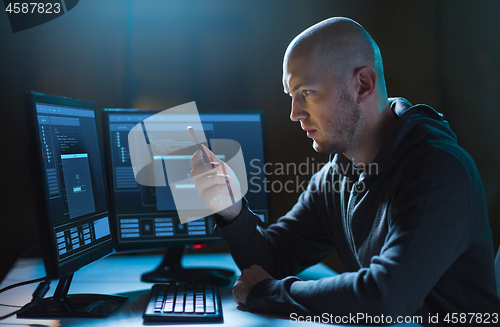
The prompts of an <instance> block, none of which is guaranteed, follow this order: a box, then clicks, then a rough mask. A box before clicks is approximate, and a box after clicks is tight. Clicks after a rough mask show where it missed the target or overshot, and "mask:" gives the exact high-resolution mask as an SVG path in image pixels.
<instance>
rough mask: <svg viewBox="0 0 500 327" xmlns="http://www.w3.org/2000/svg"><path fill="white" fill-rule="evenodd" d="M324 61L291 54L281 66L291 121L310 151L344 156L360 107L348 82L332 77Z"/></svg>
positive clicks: (357, 119)
mask: <svg viewBox="0 0 500 327" xmlns="http://www.w3.org/2000/svg"><path fill="white" fill-rule="evenodd" d="M326 67H328V65H326V64H325V62H324V60H323V62H322V60H311V59H308V58H303V57H302V58H301V57H300V56H298V55H295V56H294V55H292V56H291V58H290V57H289V58H285V62H284V64H283V86H284V88H285V93H288V94H289V95H290V96H291V97H292V111H291V113H290V119H291V120H293V121H299V122H300V125H301V127H302V129H304V131H306V132H307V136H308V137H309V138H312V139H313V148H314V150H316V151H317V152H321V153H344V152H346V151H347V149H348V148H349V146H350V145H351V141H352V138H353V135H354V133H355V132H356V129H357V127H358V123H359V118H360V108H359V105H358V104H357V103H356V102H355V101H354V99H353V98H352V97H351V96H350V95H349V93H348V92H347V86H346V85H345V84H346V83H345V82H344V81H347V80H348V79H349V78H350V76H345V78H344V81H339V80H336V79H335V78H334V74H333V73H332V72H331V71H329V70H328V69H327V68H326Z"/></svg>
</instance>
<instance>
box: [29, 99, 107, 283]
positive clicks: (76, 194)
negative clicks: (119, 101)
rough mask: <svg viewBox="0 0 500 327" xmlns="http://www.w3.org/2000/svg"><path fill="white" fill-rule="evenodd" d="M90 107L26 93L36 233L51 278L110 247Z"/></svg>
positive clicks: (102, 177) (102, 175) (92, 108)
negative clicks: (35, 209) (36, 223)
mask: <svg viewBox="0 0 500 327" xmlns="http://www.w3.org/2000/svg"><path fill="white" fill-rule="evenodd" d="M95 108H96V107H95V103H93V102H88V101H81V100H76V99H70V98H65V97H57V96H50V95H45V94H41V93H34V92H31V93H29V95H28V106H27V109H28V118H29V121H30V123H31V124H32V126H31V127H30V129H29V130H30V133H31V136H32V137H30V139H32V141H35V142H33V144H32V145H33V153H32V155H33V159H34V160H32V162H33V163H34V164H35V165H36V167H34V169H32V170H33V172H34V173H35V174H36V176H35V178H34V179H33V180H34V182H35V183H39V185H38V186H39V187H37V188H35V189H36V190H37V191H36V192H37V194H36V195H35V198H36V199H35V202H36V204H37V206H38V208H37V216H38V217H37V218H38V229H39V234H40V236H39V237H40V242H41V244H42V251H43V256H44V263H45V269H46V271H47V275H48V276H49V277H50V278H52V279H56V278H60V277H62V276H65V275H68V274H71V273H73V272H74V271H76V270H78V269H79V268H81V267H82V266H85V265H86V264H88V263H90V262H93V261H95V260H97V259H99V258H101V257H103V256H104V255H106V254H109V253H111V252H112V245H113V244H112V237H111V229H110V220H109V213H108V196H107V189H106V178H105V172H104V165H103V160H102V154H101V153H102V152H101V143H100V138H99V133H98V131H99V129H98V125H97V116H96V109H95ZM40 191H41V192H40Z"/></svg>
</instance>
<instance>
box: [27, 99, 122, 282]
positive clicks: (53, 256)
mask: <svg viewBox="0 0 500 327" xmlns="http://www.w3.org/2000/svg"><path fill="white" fill-rule="evenodd" d="M24 100H25V109H26V117H27V119H26V120H27V125H28V126H27V127H28V140H29V143H28V144H29V145H28V146H29V153H30V154H32V155H34V156H36V158H37V159H36V160H29V165H30V173H31V180H32V190H33V201H34V207H35V212H36V221H37V226H38V237H39V241H40V246H41V252H42V257H43V262H44V266H45V271H46V273H47V277H48V278H50V279H59V278H61V277H64V276H68V275H70V274H72V273H74V272H75V271H77V270H79V269H80V268H82V267H84V266H86V265H88V264H90V263H92V262H94V261H96V260H99V259H101V258H103V257H104V256H107V255H109V254H111V253H112V252H113V241H112V238H111V239H109V240H108V241H105V242H104V243H102V244H101V245H99V246H98V247H96V248H95V249H94V250H92V251H91V252H87V253H82V254H80V255H79V256H78V257H77V258H75V259H71V260H69V261H67V262H64V263H62V264H61V263H60V261H59V260H58V253H57V244H56V239H55V237H54V235H53V233H54V225H53V223H52V221H51V219H50V217H49V207H48V205H47V203H48V201H49V194H48V188H47V180H46V178H45V176H44V161H43V157H42V155H41V151H42V140H41V138H40V133H39V124H38V114H37V109H36V104H37V103H46V104H54V105H63V106H71V107H76V108H86V109H92V110H94V115H95V118H96V119H95V120H96V132H97V137H98V144H99V152H100V154H101V165H102V172H103V178H104V181H103V182H104V188H105V196H106V205H107V209H108V215H109V214H110V212H109V209H110V205H109V193H108V187H107V177H106V171H105V169H104V156H103V152H102V142H101V138H100V132H99V131H100V129H99V121H98V116H97V110H96V104H95V103H94V102H92V101H85V100H79V99H73V98H68V97H62V96H56V95H49V94H44V93H38V92H35V91H30V92H27V93H25V96H24ZM110 225H111V224H110ZM110 227H111V226H110Z"/></svg>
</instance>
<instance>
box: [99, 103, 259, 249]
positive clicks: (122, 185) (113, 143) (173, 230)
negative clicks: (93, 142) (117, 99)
mask: <svg viewBox="0 0 500 327" xmlns="http://www.w3.org/2000/svg"><path fill="white" fill-rule="evenodd" d="M158 112H159V111H153V110H136V109H104V110H103V120H104V140H105V141H104V142H105V153H106V157H107V158H106V159H107V166H108V173H109V175H108V176H109V177H110V183H109V186H110V191H111V192H110V194H111V204H112V209H113V218H112V219H113V225H114V227H115V231H114V233H115V239H116V243H117V245H116V247H117V250H119V251H133V250H141V249H155V248H162V247H166V246H173V245H186V244H199V243H211V242H220V241H221V240H220V237H219V236H218V235H217V233H216V232H215V231H214V224H215V221H214V218H213V216H208V217H205V218H202V219H198V220H195V221H191V222H188V223H186V224H181V223H180V221H179V218H178V216H177V212H176V207H175V203H174V199H173V197H172V193H171V191H170V187H169V186H168V185H167V186H158V187H151V186H143V185H140V184H138V183H137V182H136V180H135V177H134V172H133V169H132V164H131V160H130V153H129V147H128V134H129V132H130V130H131V129H132V128H133V127H134V126H135V125H136V124H138V123H141V122H142V121H144V119H147V118H149V117H151V116H153V115H155V114H157V113H158ZM200 119H201V123H202V126H203V130H204V132H205V137H206V139H207V140H210V139H230V140H234V141H237V142H238V143H239V144H240V145H241V150H242V153H243V157H244V161H245V165H246V170H247V174H248V173H250V174H249V175H248V177H251V179H250V178H249V179H248V192H247V194H246V196H245V197H246V198H247V199H248V201H249V203H250V204H251V209H252V211H254V212H255V213H256V214H257V215H259V217H260V218H261V220H262V221H265V222H267V199H266V194H265V192H264V190H265V187H264V183H265V179H264V177H265V176H264V169H263V165H264V147H263V133H262V112H259V111H256V112H244V113H236V112H235V113H201V114H200ZM176 125H178V126H176ZM169 126H171V128H174V129H178V130H179V133H187V132H186V122H182V121H175V122H169ZM163 141H164V142H175V141H174V140H163ZM191 155H192V154H186V155H185V158H178V159H179V160H180V161H182V160H183V161H184V163H185V165H186V167H187V168H188V170H190V168H189V161H190V159H191ZM189 186H191V187H194V184H193V185H186V187H189Z"/></svg>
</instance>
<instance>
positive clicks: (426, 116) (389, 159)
mask: <svg viewBox="0 0 500 327" xmlns="http://www.w3.org/2000/svg"><path fill="white" fill-rule="evenodd" d="M389 104H390V107H391V110H392V112H393V113H394V115H395V117H396V119H397V122H396V124H395V125H394V126H393V127H392V129H391V131H390V133H389V135H388V136H387V139H386V141H385V143H384V145H383V146H382V147H381V148H380V150H379V152H378V153H377V155H376V156H375V159H374V163H376V164H377V165H378V167H377V169H366V172H364V174H363V175H365V176H366V175H370V174H380V173H382V172H383V171H386V170H388V169H390V168H392V167H393V166H395V165H398V164H399V162H400V161H401V160H402V159H403V158H404V157H405V156H406V155H407V154H408V153H410V151H412V150H413V149H415V148H416V147H418V146H419V145H421V144H424V143H426V142H429V141H436V140H440V141H446V142H453V143H457V137H456V135H455V133H453V131H452V130H451V129H450V126H449V124H448V122H447V121H446V120H444V119H443V115H442V114H440V113H438V112H437V111H436V110H434V109H432V108H431V107H429V106H427V105H422V104H419V105H415V106H412V105H411V103H410V102H408V100H406V99H404V98H389ZM333 164H334V167H347V166H350V165H352V162H351V161H350V160H349V159H347V158H346V157H345V156H343V155H338V154H337V155H335V157H334V158H333ZM355 170H356V169H345V168H344V169H342V168H340V169H339V171H338V172H339V173H340V174H342V175H345V176H347V177H350V178H351V177H354V175H356V174H352V172H353V171H355ZM348 171H349V173H347V174H346V172H348ZM357 174H360V173H359V172H358V173H357Z"/></svg>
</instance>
